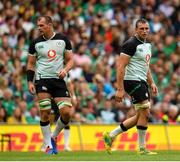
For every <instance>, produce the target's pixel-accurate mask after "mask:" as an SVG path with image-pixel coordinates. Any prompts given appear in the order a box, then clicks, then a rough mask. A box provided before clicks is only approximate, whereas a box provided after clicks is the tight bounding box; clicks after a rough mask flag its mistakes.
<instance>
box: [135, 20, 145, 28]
mask: <svg viewBox="0 0 180 162" xmlns="http://www.w3.org/2000/svg"><path fill="white" fill-rule="evenodd" d="M139 23H143V24H144V23H148V21H147V20H146V19H144V18H141V19H138V20H137V21H136V28H137V27H138V24H139Z"/></svg>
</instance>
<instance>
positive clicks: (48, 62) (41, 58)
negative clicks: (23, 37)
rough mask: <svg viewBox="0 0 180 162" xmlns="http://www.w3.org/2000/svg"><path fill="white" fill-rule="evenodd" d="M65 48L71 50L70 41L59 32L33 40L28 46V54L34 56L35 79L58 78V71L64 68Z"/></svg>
mask: <svg viewBox="0 0 180 162" xmlns="http://www.w3.org/2000/svg"><path fill="white" fill-rule="evenodd" d="M66 50H72V46H71V43H70V41H69V40H68V38H67V37H66V36H65V35H63V34H60V33H58V34H55V35H54V36H53V37H52V38H51V39H48V40H46V39H45V38H44V37H43V36H39V37H38V38H36V39H35V40H33V41H32V43H31V44H30V47H29V54H30V55H35V56H36V72H35V74H36V80H39V79H40V78H59V77H58V73H59V72H60V70H62V69H63V68H64V54H65V51H66Z"/></svg>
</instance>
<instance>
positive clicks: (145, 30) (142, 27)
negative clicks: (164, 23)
mask: <svg viewBox="0 0 180 162" xmlns="http://www.w3.org/2000/svg"><path fill="white" fill-rule="evenodd" d="M136 33H137V34H138V36H139V37H141V38H143V39H146V38H147V37H148V34H149V24H148V23H138V26H137V28H136Z"/></svg>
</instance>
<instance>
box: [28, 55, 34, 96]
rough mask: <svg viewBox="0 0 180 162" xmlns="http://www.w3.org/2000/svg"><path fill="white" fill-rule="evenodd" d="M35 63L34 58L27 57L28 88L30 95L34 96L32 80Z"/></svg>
mask: <svg viewBox="0 0 180 162" xmlns="http://www.w3.org/2000/svg"><path fill="white" fill-rule="evenodd" d="M35 63H36V57H35V56H32V55H28V62H27V80H28V88H29V91H30V93H31V94H35V86H34V83H33V78H34V74H35Z"/></svg>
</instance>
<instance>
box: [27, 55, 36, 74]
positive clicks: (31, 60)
mask: <svg viewBox="0 0 180 162" xmlns="http://www.w3.org/2000/svg"><path fill="white" fill-rule="evenodd" d="M35 63H36V57H35V56H32V55H28V61H27V70H32V71H35Z"/></svg>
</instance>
